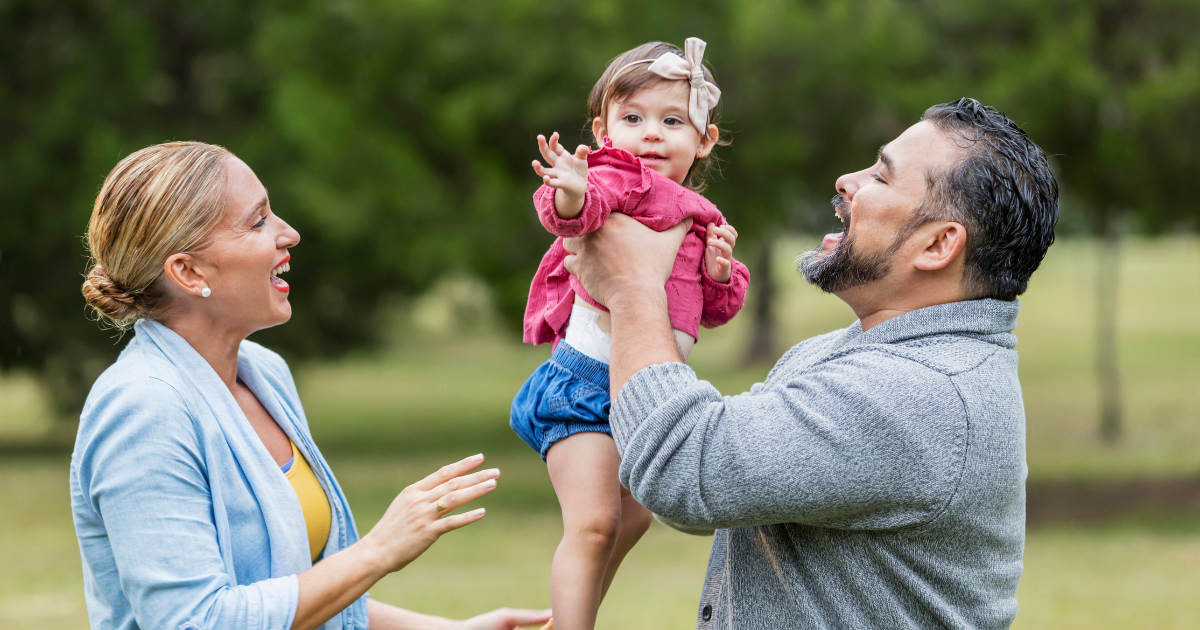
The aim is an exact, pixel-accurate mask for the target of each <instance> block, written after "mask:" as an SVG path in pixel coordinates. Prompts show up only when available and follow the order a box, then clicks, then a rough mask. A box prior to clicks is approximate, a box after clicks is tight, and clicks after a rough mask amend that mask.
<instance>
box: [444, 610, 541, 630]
mask: <svg viewBox="0 0 1200 630" xmlns="http://www.w3.org/2000/svg"><path fill="white" fill-rule="evenodd" d="M547 621H550V610H549V609H547V610H514V609H512V608H501V609H499V610H493V611H492V612H490V613H484V614H482V615H479V616H478V617H471V618H470V619H467V620H466V621H462V622H459V623H458V624H457V625H456V630H516V629H517V628H522V627H525V626H540V625H542V624H544V623H546V622H547Z"/></svg>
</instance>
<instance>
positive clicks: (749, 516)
mask: <svg viewBox="0 0 1200 630" xmlns="http://www.w3.org/2000/svg"><path fill="white" fill-rule="evenodd" d="M905 361H907V360H906V359H902V358H897V357H888V356H884V355H882V353H880V355H877V356H875V357H873V358H870V359H868V358H865V357H864V358H856V357H848V358H846V359H842V360H838V361H836V362H834V363H835V364H832V365H828V366H826V367H825V368H824V369H822V370H816V371H807V372H801V373H799V374H797V375H796V376H795V377H794V378H792V379H790V380H788V381H786V382H781V383H778V384H773V385H769V386H760V387H757V388H755V390H754V391H751V392H748V393H745V394H741V395H738V396H722V395H721V393H720V392H719V391H717V390H716V388H714V387H713V386H712V385H711V384H709V383H707V382H705V381H702V380H699V379H698V378H696V375H695V373H694V372H693V371H692V370H691V368H689V367H688V366H686V365H684V364H681V363H664V364H659V365H654V366H650V367H647V368H645V369H643V370H641V371H639V372H638V373H636V374H635V375H634V376H633V377H632V378H630V379H629V381H628V382H626V384H625V385H624V386H623V387H622V388H621V390H620V391H619V392H618V393H617V395H616V396H615V397H614V399H613V403H612V415H611V416H610V422H611V426H612V432H613V438H614V440H615V441H616V443H617V448H618V450H619V451H620V453H621V467H620V480H621V483H622V484H623V485H625V486H626V487H627V488H629V489H630V491H631V492H632V493H633V496H634V497H635V498H636V499H637V500H638V502H639V503H641V504H642V505H644V506H646V507H647V508H649V509H650V510H651V511H653V512H655V513H656V514H661V515H662V516H665V517H666V518H668V519H670V520H672V521H674V522H676V523H681V524H683V525H686V526H689V527H703V528H709V529H723V528H729V527H750V526H756V525H770V524H775V523H802V524H807V525H814V526H818V527H833V528H850V529H890V528H895V527H906V526H911V525H919V524H923V523H927V522H929V521H930V520H932V519H933V518H935V517H936V516H937V515H938V514H940V513H941V511H942V510H943V509H944V507H945V506H946V505H947V504H948V502H949V500H950V499H951V498H952V497H953V496H954V491H955V488H956V487H957V483H958V480H959V479H960V478H961V471H962V467H963V462H964V453H965V436H966V426H967V425H966V411H965V408H964V406H963V402H962V399H961V398H960V397H959V395H958V394H957V390H956V389H955V388H954V386H953V385H952V384H951V383H950V381H949V378H947V377H945V376H943V375H940V374H938V373H935V372H933V371H932V370H928V369H921V368H920V366H913V365H911V364H907V363H905Z"/></svg>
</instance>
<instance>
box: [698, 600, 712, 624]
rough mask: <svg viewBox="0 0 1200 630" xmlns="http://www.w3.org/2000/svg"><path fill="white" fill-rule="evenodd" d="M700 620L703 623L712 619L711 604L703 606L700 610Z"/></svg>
mask: <svg viewBox="0 0 1200 630" xmlns="http://www.w3.org/2000/svg"><path fill="white" fill-rule="evenodd" d="M700 618H701V619H703V620H705V621H708V620H710V619H712V604H705V605H704V608H701V609H700Z"/></svg>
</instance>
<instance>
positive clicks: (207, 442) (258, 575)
mask: <svg viewBox="0 0 1200 630" xmlns="http://www.w3.org/2000/svg"><path fill="white" fill-rule="evenodd" d="M135 330H136V335H135V336H134V338H133V340H132V341H130V343H129V345H128V347H126V348H125V350H124V351H123V352H122V353H121V356H120V358H118V359H117V362H116V363H114V364H113V365H112V367H110V368H109V369H108V370H106V371H105V372H104V374H103V375H101V376H100V378H99V379H98V380H97V381H96V384H95V385H93V386H92V391H91V393H90V394H89V395H88V399H87V403H86V404H85V405H84V409H83V414H82V415H81V416H80V421H79V434H78V436H77V437H76V440H75V452H74V454H73V455H72V457H71V509H72V512H73V515H74V520H75V531H76V534H77V535H78V537H79V549H80V553H81V554H82V556H83V576H84V588H85V596H86V599H87V607H88V616H89V618H90V620H91V626H92V628H97V629H99V628H103V629H105V630H107V629H109V628H121V629H126V628H169V629H193V628H253V629H261V630H287V629H288V628H290V627H291V625H292V620H293V617H294V616H295V614H296V606H297V603H298V601H299V580H298V578H297V574H299V573H300V572H302V571H305V570H306V569H308V568H310V567H311V566H312V563H311V561H310V560H309V558H310V557H311V554H310V552H309V549H308V534H307V530H306V529H305V525H304V516H303V513H302V512H301V509H300V503H299V501H298V500H297V498H296V494H295V492H294V491H293V490H292V487H291V485H290V484H289V482H288V480H287V478H286V477H284V475H283V473H282V472H281V471H280V470H279V466H277V465H276V464H275V461H274V460H273V459H272V458H271V455H270V454H269V453H268V452H267V449H266V447H265V446H263V443H262V441H261V440H260V439H259V438H258V436H257V435H256V434H255V432H254V429H253V428H252V427H251V426H250V424H249V422H247V421H246V419H245V416H244V415H243V414H242V411H241V409H240V408H239V407H238V405H237V402H236V401H235V400H234V398H233V395H232V394H231V393H230V391H229V388H228V387H226V386H225V384H224V383H223V382H222V381H221V379H220V378H219V377H218V376H217V373H216V372H215V371H213V369H212V368H211V367H210V366H209V364H208V362H207V361H205V360H204V358H203V357H201V356H200V355H199V354H198V353H197V352H196V351H195V350H193V349H192V347H191V346H190V345H189V344H188V343H187V342H186V341H184V339H183V338H182V337H180V336H179V335H177V334H175V332H174V331H172V330H171V329H169V328H167V327H166V326H163V325H162V324H158V323H155V322H153V321H150V320H145V319H144V320H141V321H139V322H138V323H137V325H136V327H135ZM238 377H239V378H240V379H241V380H242V382H243V383H245V384H246V386H247V387H249V388H250V390H251V391H253V392H254V394H255V396H257V397H258V400H259V401H260V402H261V403H262V404H263V406H264V407H266V409H267V411H268V412H270V414H271V416H272V417H273V418H275V421H276V422H278V423H279V426H280V427H282V428H283V430H284V432H285V433H287V435H288V437H290V438H291V439H292V442H294V443H295V444H296V447H297V448H298V449H299V450H300V452H301V453H302V454H303V455H304V457H305V459H307V460H308V461H309V462H310V463H311V465H312V469H313V472H314V473H316V476H317V479H318V480H320V482H321V485H322V487H324V488H325V493H326V495H327V496H328V497H329V498H330V505H331V507H332V512H333V518H332V521H333V522H332V525H331V527H330V532H329V542H328V544H327V545H326V547H325V550H324V552H323V555H324V556H328V555H331V554H333V553H335V552H337V551H339V550H341V549H344V548H345V547H347V546H348V545H350V544H352V543H354V542H355V541H357V540H358V532H357V530H356V529H355V526H354V519H353V517H352V516H351V515H350V506H349V504H347V502H346V497H345V495H344V494H343V493H342V489H341V488H340V487H339V486H338V483H337V480H336V479H334V477H333V473H332V472H331V471H330V470H329V465H328V464H327V463H326V462H325V458H324V457H322V456H321V452H320V451H319V450H317V446H316V444H314V443H313V439H312V435H311V434H310V433H309V430H308V421H307V420H306V419H305V417H304V410H303V408H302V407H301V406H300V397H299V396H298V394H297V393H296V385H295V382H294V381H293V380H292V375H291V372H290V371H289V370H288V367H287V364H286V363H284V361H283V359H281V358H280V357H279V355H277V354H275V353H274V352H271V351H270V350H267V349H265V348H263V347H262V346H260V345H258V344H256V343H253V342H250V341H243V342H242V344H241V347H240V348H239V351H238ZM366 627H367V608H366V595H364V596H363V597H362V598H360V599H359V600H358V601H356V602H355V603H354V604H352V605H351V606H350V607H349V608H347V609H345V610H344V611H342V612H341V613H339V614H338V616H336V617H334V618H333V619H332V620H330V621H329V622H328V623H327V624H326V625H325V628H327V629H329V630H334V629H338V630H341V629H346V630H349V629H359V628H362V629H365V628H366Z"/></svg>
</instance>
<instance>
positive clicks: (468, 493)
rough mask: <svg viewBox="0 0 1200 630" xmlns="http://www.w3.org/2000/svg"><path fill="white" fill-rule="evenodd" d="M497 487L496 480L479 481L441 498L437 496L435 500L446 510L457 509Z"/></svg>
mask: <svg viewBox="0 0 1200 630" xmlns="http://www.w3.org/2000/svg"><path fill="white" fill-rule="evenodd" d="M495 489H496V480H495V479H489V480H487V481H484V482H483V483H477V484H475V485H473V486H471V487H469V488H463V489H462V490H455V491H454V492H448V493H446V494H444V495H442V496H441V497H440V498H435V499H434V501H436V502H438V503H441V505H442V507H443V508H445V509H446V511H450V510H455V509H458V508H459V507H462V506H464V505H466V504H468V503H470V502H471V501H474V500H475V499H478V498H479V497H481V496H483V495H485V494H487V493H489V492H491V491H492V490H495Z"/></svg>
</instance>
